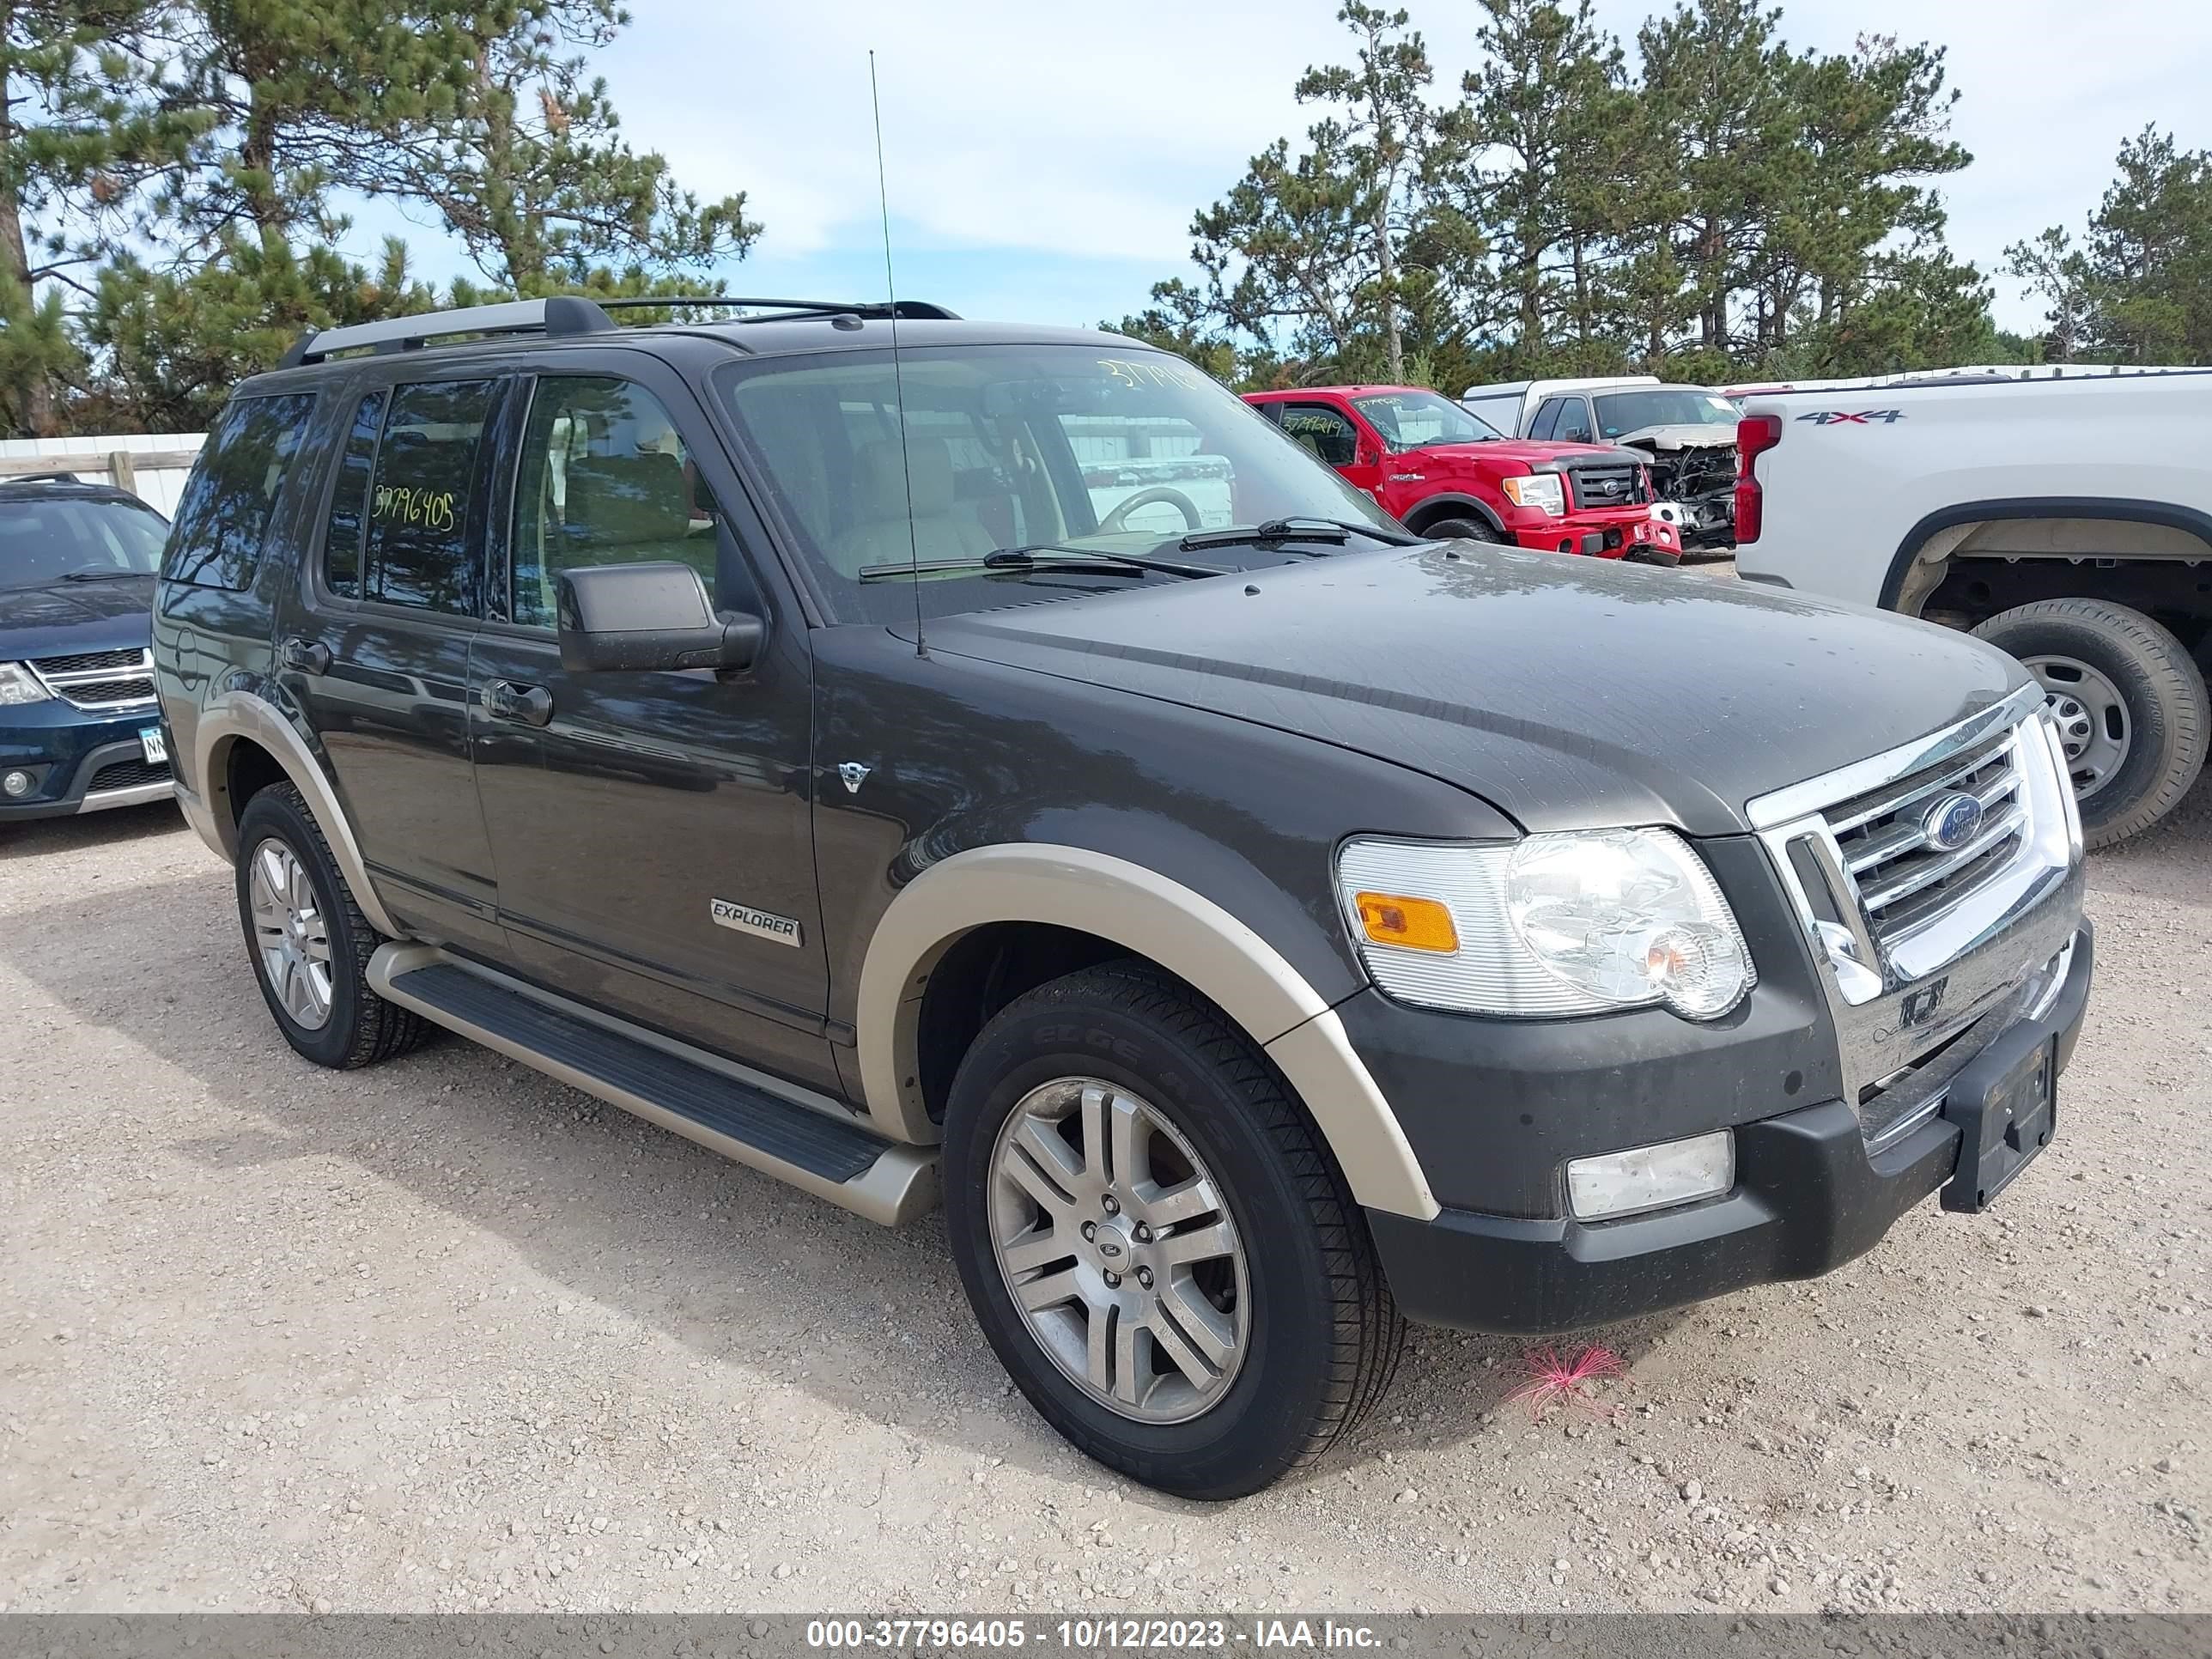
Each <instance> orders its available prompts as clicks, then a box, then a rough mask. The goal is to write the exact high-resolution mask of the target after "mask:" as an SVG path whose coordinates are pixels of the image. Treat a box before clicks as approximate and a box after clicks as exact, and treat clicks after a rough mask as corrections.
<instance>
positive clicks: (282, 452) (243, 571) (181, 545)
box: [161, 392, 315, 590]
mask: <svg viewBox="0 0 2212 1659" xmlns="http://www.w3.org/2000/svg"><path fill="white" fill-rule="evenodd" d="M314 406H315V399H314V395H313V393H312V392H299V393H295V394H294V395H292V396H290V397H283V398H234V400H233V401H232V402H231V404H230V405H229V407H228V408H227V409H225V410H223V411H222V414H221V415H219V416H216V422H215V426H214V428H213V429H212V430H210V432H209V434H208V439H207V444H206V446H205V447H204V448H203V449H202V450H201V451H200V458H199V460H198V461H197V463H196V464H195V465H194V466H193V468H192V476H191V482H190V483H187V484H185V495H184V499H183V501H180V502H179V503H178V506H177V520H176V524H175V526H174V527H173V529H172V530H171V531H170V532H169V545H168V551H167V556H166V559H165V561H164V562H163V565H162V569H161V574H162V575H163V576H165V577H167V579H168V580H171V581H175V582H190V583H192V584H194V585H195V586H201V587H226V588H230V589H233V590H237V589H242V588H244V587H246V586H248V585H249V584H251V583H252V580H253V567H254V563H255V562H256V561H257V560H258V559H259V557H260V556H261V541H262V538H263V537H264V536H265V535H267V534H268V532H269V520H270V515H271V514H272V513H274V512H275V511H276V496H277V493H278V492H279V491H280V490H281V489H283V487H284V477H285V474H286V472H287V471H289V469H290V467H291V463H292V457H293V455H294V454H295V453H296V452H297V451H298V449H299V447H300V439H301V435H302V434H303V433H305V432H306V430H307V416H308V415H309V413H310V412H312V411H313V409H314Z"/></svg>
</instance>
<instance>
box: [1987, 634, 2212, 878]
mask: <svg viewBox="0 0 2212 1659" xmlns="http://www.w3.org/2000/svg"><path fill="white" fill-rule="evenodd" d="M1974 632H1975V634H1976V635H1978V637H1980V638H1982V639H1984V640H1987V641H1989V642H1990V644H1991V645H1994V646H1996V647H1997V648H1998V649H2000V650H2002V651H2008V652H2010V653H2012V654H2013V655H2014V656H2015V657H2017V658H2019V659H2020V661H2021V665H2022V666H2024V667H2025V668H2026V669H2027V671H2028V672H2029V673H2031V674H2033V675H2034V676H2035V678H2037V679H2038V680H2039V681H2040V682H2041V683H2042V685H2043V690H2044V695H2045V701H2046V702H2047V703H2048V705H2049V707H2050V709H2051V715H2052V718H2054V719H2055V720H2057V722H2058V735H2059V739H2060V741H2061V743H2062V744H2063V745H2064V747H2065V750H2066V766H2067V770H2068V771H2069V773H2070V774H2072V775H2073V780H2074V793H2075V797H2076V799H2079V801H2080V802H2081V828H2082V831H2083V835H2084V837H2085V839H2086V840H2087V842H2088V844H2089V845H2090V846H2092V847H2106V846H2109V845H2111V844H2112V842H2116V841H2124V840H2125V839H2126V838H2127V837H2128V836H2132V835H2136V834H2137V833H2139V832H2141V831H2142V830H2144V829H2149V828H2150V826H2151V825H2152V824H2154V823H2157V822H2158V821H2159V820H2160V818H2162V817H2165V816H2166V814H2167V813H2168V812H2171V811H2172V810H2173V809H2174V808H2175V807H2176V806H2177V805H2179V804H2180V801H2181V798H2182V797H2183V796H2184V795H2185V794H2186V793H2188V792H2189V786H2190V785H2191V784H2192V783H2194V782H2195V781H2197V773H2198V772H2199V771H2200V770H2202V769H2203V765H2204V750H2205V744H2206V741H2207V739H2208V738H2212V709H2208V707H2207V704H2206V700H2205V690H2204V676H2203V674H2202V673H2201V672H2200V671H2198V669H2197V665H2196V664H2195V663H2194V662H2192V661H2191V660H2190V656H2189V653H2188V651H2187V650H2186V648H2185V647H2183V645H2182V643H2181V641H2179V640H2177V639H2176V638H2174V636H2173V635H2172V634H2171V633H2169V632H2168V631H2167V630H2166V629H2165V628H2164V627H2162V626H2161V625H2160V623H2157V622H2155V621H2154V620H2153V619H2152V618H2150V617H2146V616H2144V615H2143V614H2142V612H2141V611H2130V610H2129V609H2128V608H2127V607H2126V606H2125V605H2108V604H2106V602H2105V601H2103V600H2101V599H2041V600H2039V601H2037V602H2036V603H2035V604H2033V605H2019V606H2016V607H2015V608H2014V609H2012V610H2010V611H2001V612H1999V613H1998V614H1997V615H1996V616H1994V617H1990V619H1989V620H1988V621H1987V622H1985V623H1982V624H1981V626H1980V627H1978V628H1977V629H1974Z"/></svg>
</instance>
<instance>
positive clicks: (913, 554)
mask: <svg viewBox="0 0 2212 1659" xmlns="http://www.w3.org/2000/svg"><path fill="white" fill-rule="evenodd" d="M868 108H869V111H870V112H871V113H872V114H873V115H874V117H875V121H876V201H877V203H878V205H879V206H880V207H881V208H882V210H883V216H884V295H885V297H886V298H888V299H889V300H890V326H891V401H892V402H893V403H894V404H896V406H897V410H896V412H897V416H898V441H899V475H900V477H902V479H903V480H904V481H905V483H906V556H907V560H908V562H909V563H910V564H911V565H912V566H913V567H914V575H913V580H912V581H911V582H910V583H909V584H908V585H909V586H911V587H912V588H913V590H914V649H915V655H917V656H927V655H928V654H929V649H928V647H927V645H925V644H924V643H923V641H922V637H921V539H920V532H918V531H917V530H916V529H915V522H914V462H913V459H911V458H910V457H909V456H908V453H907V446H906V377H905V374H904V372H903V371H902V368H900V363H899V337H898V325H899V307H898V282H897V280H896V277H894V276H892V274H891V191H890V184H889V182H888V181H887V180H886V179H885V177H884V103H883V98H882V96H881V94H878V92H877V90H876V49H875V48H874V47H873V46H871V47H869V48H868Z"/></svg>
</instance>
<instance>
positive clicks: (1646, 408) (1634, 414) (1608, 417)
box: [1597, 386, 1742, 438]
mask: <svg viewBox="0 0 2212 1659" xmlns="http://www.w3.org/2000/svg"><path fill="white" fill-rule="evenodd" d="M1741 415H1742V411H1741V410H1738V409H1737V408H1736V406H1735V404H1732V403H1730V402H1729V400H1728V399H1727V398H1723V397H1722V396H1721V395H1720V394H1719V393H1718V392H1705V391H1701V390H1699V388H1698V387H1696V386H1646V387H1644V389H1642V390H1641V391H1638V392H1608V393H1607V394H1606V395H1605V396H1603V397H1601V398H1598V400H1597V425H1598V431H1599V433H1600V435H1602V436H1604V437H1607V438H1619V437H1621V436H1624V435H1626V434H1628V433H1631V432H1641V431H1643V430H1644V428H1646V427H1651V426H1724V427H1727V428H1729V429H1730V431H1731V432H1733V431H1734V429H1735V423H1736V422H1737V421H1738V420H1739V419H1740V418H1741Z"/></svg>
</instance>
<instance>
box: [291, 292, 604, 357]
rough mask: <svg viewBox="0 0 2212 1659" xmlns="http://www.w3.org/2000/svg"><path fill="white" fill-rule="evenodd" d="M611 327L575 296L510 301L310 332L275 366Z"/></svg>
mask: <svg viewBox="0 0 2212 1659" xmlns="http://www.w3.org/2000/svg"><path fill="white" fill-rule="evenodd" d="M614 325H615V319H613V318H611V317H610V316H608V315H607V313H605V311H603V310H601V309H600V308H599V306H598V305H596V304H594V303H593V302H592V301H589V300H584V299H579V298H577V297H576V296H575V295H567V294H564V295H555V296H554V297H553V298H552V299H550V300H509V301H506V302H505V303H504V304H501V305H494V306H464V307H461V308H460V309H459V310H458V311H425V312H422V313H417V314H416V315H415V316H412V317H391V318H386V319H385V320H384V321H382V322H376V323H351V324H349V325H346V326H345V327H343V328H325V329H321V330H316V329H310V330H308V331H307V333H305V334H302V335H301V337H299V338H298V339H297V340H295V342H294V343H293V345H292V349H290V350H289V351H288V352H286V353H285V354H284V360H283V362H281V363H279V364H278V365H277V367H278V368H295V367H297V366H298V365H299V364H301V363H319V362H323V361H325V359H327V358H329V357H331V356H333V355H335V354H336V353H338V352H341V351H360V350H364V349H365V350H371V351H380V352H382V351H419V350H421V349H422V348H423V347H424V346H426V345H428V344H429V343H430V342H431V341H433V340H442V339H446V338H448V337H453V336H455V335H483V334H544V335H562V334H598V333H601V332H604V331H606V330H608V329H611V328H612V327H613V326H614Z"/></svg>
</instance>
